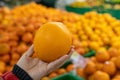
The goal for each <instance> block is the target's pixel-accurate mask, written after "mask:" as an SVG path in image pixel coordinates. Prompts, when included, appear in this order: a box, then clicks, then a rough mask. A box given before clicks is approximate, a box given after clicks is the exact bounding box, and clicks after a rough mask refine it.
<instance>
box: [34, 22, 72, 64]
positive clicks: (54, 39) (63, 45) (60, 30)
mask: <svg viewBox="0 0 120 80" xmlns="http://www.w3.org/2000/svg"><path fill="white" fill-rule="evenodd" d="M71 45H72V37H71V34H70V32H69V31H68V29H67V28H66V26H65V25H63V24H62V23H59V22H48V23H46V24H44V25H43V26H42V27H41V28H40V29H39V30H38V31H37V32H36V35H35V38H34V51H35V53H36V54H37V55H38V58H40V59H41V60H43V61H45V62H51V61H54V60H56V59H58V58H60V57H62V56H63V55H65V54H67V53H68V52H69V51H70V48H71Z"/></svg>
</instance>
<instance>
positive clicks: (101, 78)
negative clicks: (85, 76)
mask: <svg viewBox="0 0 120 80" xmlns="http://www.w3.org/2000/svg"><path fill="white" fill-rule="evenodd" d="M93 77H94V80H110V76H109V75H108V74H107V73H105V72H102V71H97V72H95V73H94V76H93Z"/></svg>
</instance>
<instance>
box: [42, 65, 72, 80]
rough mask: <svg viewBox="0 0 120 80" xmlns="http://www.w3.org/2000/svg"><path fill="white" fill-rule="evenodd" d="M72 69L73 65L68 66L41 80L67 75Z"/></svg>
mask: <svg viewBox="0 0 120 80" xmlns="http://www.w3.org/2000/svg"><path fill="white" fill-rule="evenodd" d="M73 69H74V65H73V64H69V65H68V66H67V67H66V68H60V69H58V70H56V71H54V72H52V73H50V74H49V75H48V76H45V77H43V78H42V79H41V80H50V79H51V78H54V77H57V76H59V75H63V74H65V73H68V72H70V71H72V70H73Z"/></svg>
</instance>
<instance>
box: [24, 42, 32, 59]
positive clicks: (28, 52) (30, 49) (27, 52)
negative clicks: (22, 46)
mask: <svg viewBox="0 0 120 80" xmlns="http://www.w3.org/2000/svg"><path fill="white" fill-rule="evenodd" d="M33 48H34V46H33V44H32V45H31V46H30V47H29V49H28V50H27V51H26V52H25V55H27V56H29V57H30V56H32V54H33V51H34V50H33Z"/></svg>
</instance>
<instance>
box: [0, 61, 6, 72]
mask: <svg viewBox="0 0 120 80" xmlns="http://www.w3.org/2000/svg"><path fill="white" fill-rule="evenodd" d="M5 67H6V64H5V63H4V62H3V61H0V72H4V71H5Z"/></svg>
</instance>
